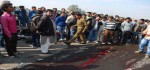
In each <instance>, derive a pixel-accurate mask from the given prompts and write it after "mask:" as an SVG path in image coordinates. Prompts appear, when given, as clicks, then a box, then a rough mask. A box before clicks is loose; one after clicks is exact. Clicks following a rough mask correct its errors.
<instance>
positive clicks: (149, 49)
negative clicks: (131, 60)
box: [139, 38, 150, 55]
mask: <svg viewBox="0 0 150 70" xmlns="http://www.w3.org/2000/svg"><path fill="white" fill-rule="evenodd" d="M146 45H147V52H146V54H148V55H150V40H148V39H145V38H143V39H142V40H141V43H140V44H139V50H140V51H144V47H145V46H146Z"/></svg>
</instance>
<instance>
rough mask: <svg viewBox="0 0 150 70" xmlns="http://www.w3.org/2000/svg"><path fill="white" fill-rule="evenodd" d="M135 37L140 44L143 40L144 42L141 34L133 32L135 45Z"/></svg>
mask: <svg viewBox="0 0 150 70" xmlns="http://www.w3.org/2000/svg"><path fill="white" fill-rule="evenodd" d="M135 36H137V37H138V43H140V42H141V40H142V38H143V36H142V34H141V32H133V38H134V39H133V40H134V43H135Z"/></svg>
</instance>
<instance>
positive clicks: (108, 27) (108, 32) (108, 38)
mask: <svg viewBox="0 0 150 70" xmlns="http://www.w3.org/2000/svg"><path fill="white" fill-rule="evenodd" d="M113 19H114V17H113V16H109V18H108V22H106V23H105V28H104V29H105V31H104V42H103V43H102V44H105V43H107V44H111V42H112V36H113V33H114V30H115V29H116V23H115V22H114V21H113Z"/></svg>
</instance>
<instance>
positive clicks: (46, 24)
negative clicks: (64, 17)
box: [38, 15, 55, 36]
mask: <svg viewBox="0 0 150 70" xmlns="http://www.w3.org/2000/svg"><path fill="white" fill-rule="evenodd" d="M38 31H39V33H40V35H42V36H53V35H55V33H54V28H53V22H52V21H51V19H50V17H49V16H47V15H43V16H42V17H41V19H40V21H39V23H38Z"/></svg>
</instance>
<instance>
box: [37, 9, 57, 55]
mask: <svg viewBox="0 0 150 70" xmlns="http://www.w3.org/2000/svg"><path fill="white" fill-rule="evenodd" d="M50 16H52V10H49V9H48V10H46V15H43V16H42V17H41V20H40V22H39V23H38V31H39V33H40V35H41V39H40V40H41V52H42V53H44V54H45V53H48V48H49V46H50V45H51V43H52V41H51V38H50V37H51V36H54V35H55V33H54V28H53V22H52V21H51V19H50Z"/></svg>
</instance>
